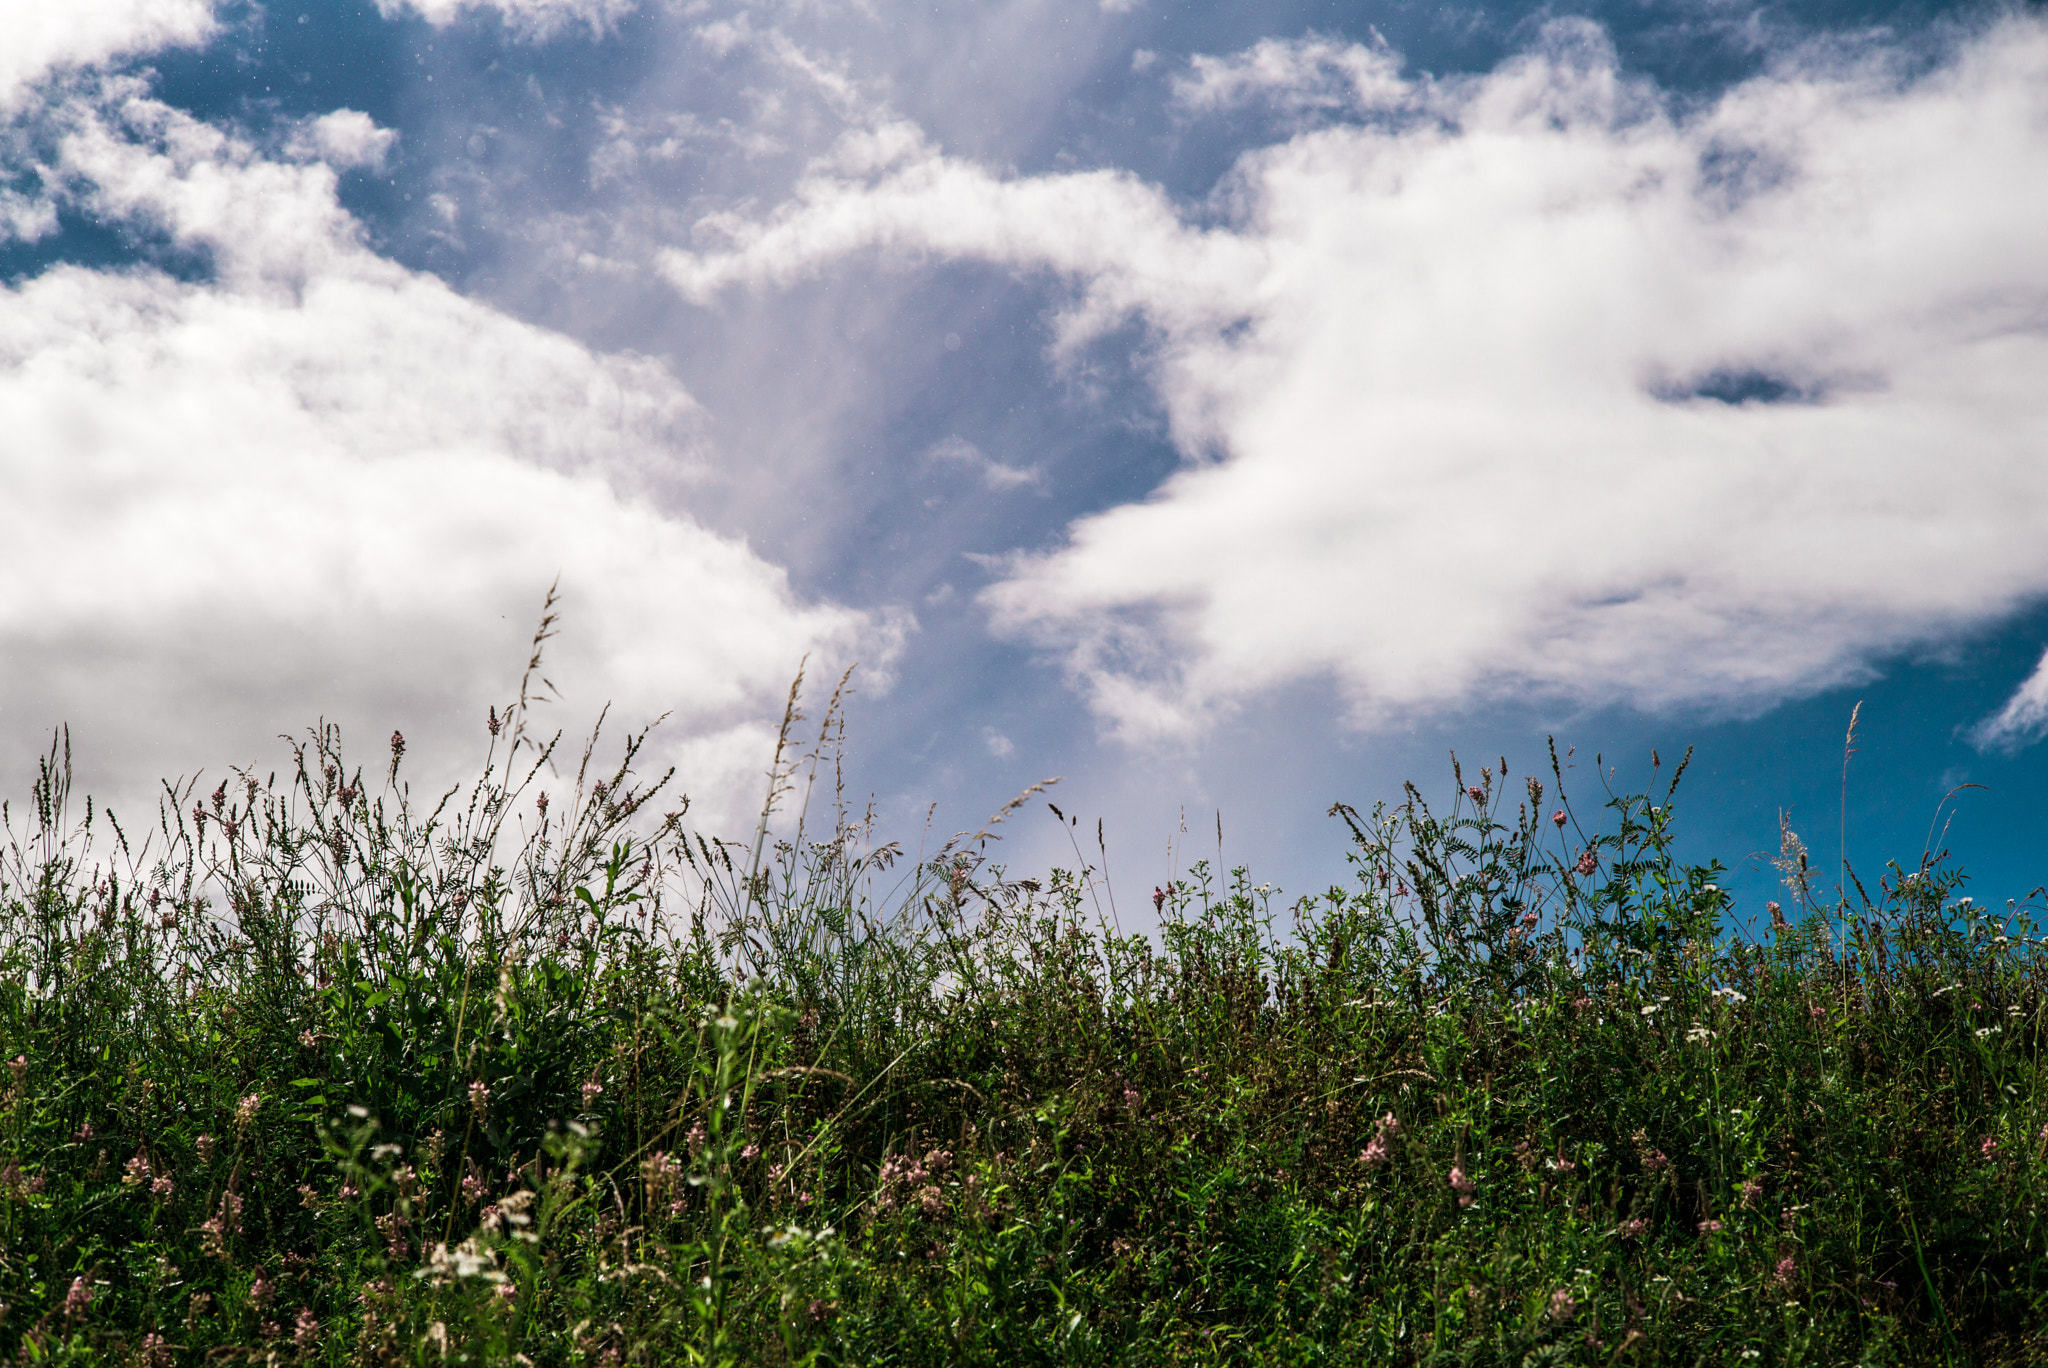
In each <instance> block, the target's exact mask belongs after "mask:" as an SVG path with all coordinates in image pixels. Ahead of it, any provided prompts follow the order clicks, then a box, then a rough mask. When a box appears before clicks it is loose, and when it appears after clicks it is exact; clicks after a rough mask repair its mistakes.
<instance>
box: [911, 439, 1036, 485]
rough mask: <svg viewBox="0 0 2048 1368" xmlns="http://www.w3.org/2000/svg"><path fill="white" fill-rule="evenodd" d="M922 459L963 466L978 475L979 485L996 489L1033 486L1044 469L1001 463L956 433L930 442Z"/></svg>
mask: <svg viewBox="0 0 2048 1368" xmlns="http://www.w3.org/2000/svg"><path fill="white" fill-rule="evenodd" d="M925 459H926V460H928V461H937V462H940V463H941V464H944V465H957V466H963V467H965V468H966V469H968V470H971V471H973V472H974V473H975V474H977V475H979V476H981V480H982V483H983V484H985V485H987V486H988V487H989V488H990V489H992V490H996V491H998V492H1001V491H1003V490H1007V489H1021V488H1023V487H1024V486H1025V485H1035V484H1038V483H1040V482H1041V481H1042V480H1043V479H1044V478H1045V474H1044V472H1043V471H1041V470H1039V469H1038V467H1036V466H1031V467H1028V468H1027V467H1022V466H1013V465H1004V464H1003V463H1002V462H1001V461H998V460H996V459H995V458H994V457H993V456H990V455H989V454H988V453H987V452H985V451H983V450H982V449H981V448H980V447H978V446H976V445H975V444H974V443H972V442H970V441H968V440H967V439H966V438H965V437H959V436H953V437H948V438H946V439H945V440H944V441H942V442H935V443H933V444H932V446H931V449H930V450H928V451H927V452H925Z"/></svg>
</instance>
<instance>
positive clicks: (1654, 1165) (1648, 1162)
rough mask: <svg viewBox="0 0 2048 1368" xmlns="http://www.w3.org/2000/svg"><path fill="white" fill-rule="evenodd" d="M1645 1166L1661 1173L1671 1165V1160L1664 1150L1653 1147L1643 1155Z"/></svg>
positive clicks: (1653, 1171) (1651, 1170)
mask: <svg viewBox="0 0 2048 1368" xmlns="http://www.w3.org/2000/svg"><path fill="white" fill-rule="evenodd" d="M1643 1167H1644V1168H1646V1169H1648V1170H1649V1171H1650V1172H1652V1173H1660V1172H1662V1171H1663V1170H1665V1169H1668V1168H1670V1167H1671V1160H1670V1159H1669V1158H1668V1157H1667V1156H1666V1155H1665V1153H1664V1151H1663V1150H1658V1149H1653V1150H1651V1151H1650V1152H1649V1153H1648V1154H1646V1155H1644V1156H1643Z"/></svg>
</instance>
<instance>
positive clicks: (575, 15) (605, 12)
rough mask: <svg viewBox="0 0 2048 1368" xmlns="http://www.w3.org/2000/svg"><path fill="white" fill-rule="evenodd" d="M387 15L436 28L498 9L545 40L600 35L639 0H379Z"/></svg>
mask: <svg viewBox="0 0 2048 1368" xmlns="http://www.w3.org/2000/svg"><path fill="white" fill-rule="evenodd" d="M376 4H377V12H378V13H379V14H382V15H383V16H385V17H386V18H391V17H393V16H395V15H400V14H407V13H411V14H416V15H418V16H419V17H420V18H422V19H425V20H426V21H427V22H428V23H430V24H432V25H434V26H435V27H436V28H446V27H447V26H449V25H450V24H453V23H455V22H456V21H457V20H459V19H461V18H463V17H464V16H465V15H469V14H475V13H479V12H482V13H492V12H495V13H496V14H498V15H499V16H500V17H502V18H503V19H504V21H505V26H506V27H507V28H509V29H511V30H512V31H513V32H514V33H516V34H519V35H520V36H522V37H525V38H528V39H532V40H535V41H545V40H547V39H549V38H553V37H554V36H556V35H557V34H559V33H561V32H562V31H563V30H564V29H569V28H577V27H581V28H583V29H585V30H587V31H588V32H589V33H590V34H591V35H592V36H600V35H602V34H604V33H605V32H606V31H607V30H609V29H610V28H612V27H613V26H614V25H615V24H617V23H618V22H619V21H620V20H621V19H624V18H625V17H626V16H627V15H629V14H631V13H632V12H633V11H634V10H636V9H638V8H639V7H640V6H639V0H376Z"/></svg>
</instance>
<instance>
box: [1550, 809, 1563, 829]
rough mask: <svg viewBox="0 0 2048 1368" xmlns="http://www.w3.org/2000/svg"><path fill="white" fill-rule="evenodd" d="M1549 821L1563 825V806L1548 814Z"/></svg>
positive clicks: (1555, 824)
mask: <svg viewBox="0 0 2048 1368" xmlns="http://www.w3.org/2000/svg"><path fill="white" fill-rule="evenodd" d="M1550 821H1551V824H1552V825H1553V826H1563V825H1564V809H1563V808H1559V809H1558V810H1557V811H1555V812H1553V813H1551V814H1550Z"/></svg>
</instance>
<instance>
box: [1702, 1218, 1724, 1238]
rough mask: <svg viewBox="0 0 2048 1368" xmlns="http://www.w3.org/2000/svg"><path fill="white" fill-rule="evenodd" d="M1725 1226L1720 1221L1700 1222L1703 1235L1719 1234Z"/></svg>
mask: <svg viewBox="0 0 2048 1368" xmlns="http://www.w3.org/2000/svg"><path fill="white" fill-rule="evenodd" d="M1725 1228H1726V1227H1724V1226H1723V1225H1722V1224H1721V1223H1720V1222H1719V1221H1701V1222H1700V1234H1702V1235H1718V1234H1720V1233H1721V1232H1722V1230H1724V1229H1725Z"/></svg>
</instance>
